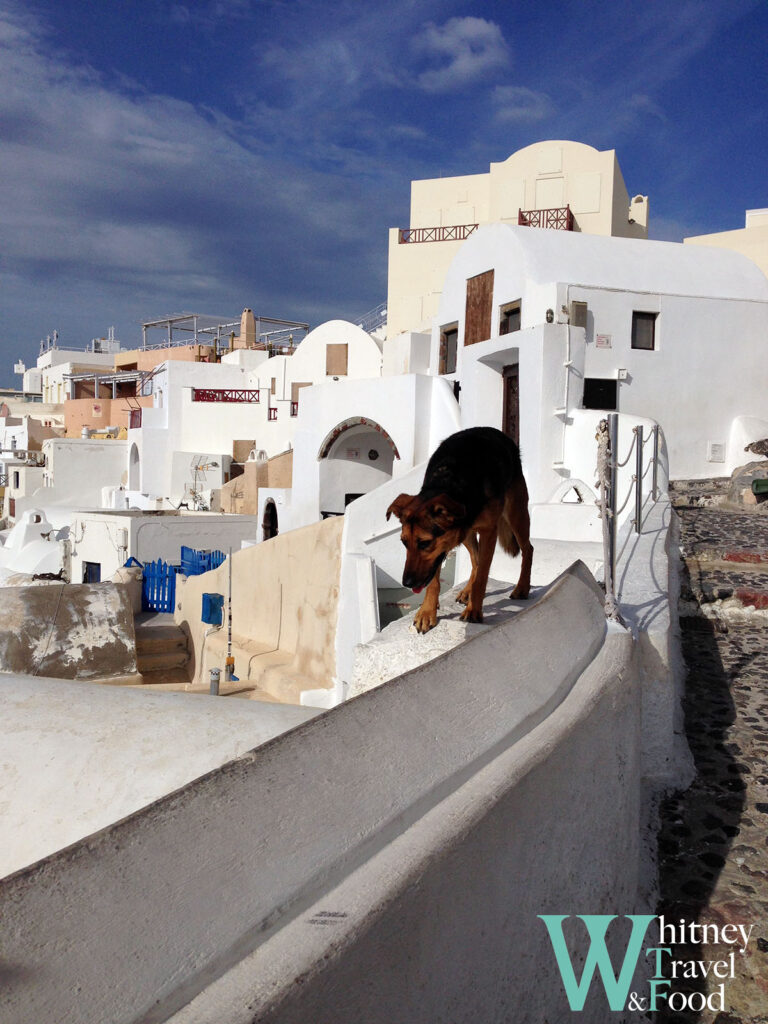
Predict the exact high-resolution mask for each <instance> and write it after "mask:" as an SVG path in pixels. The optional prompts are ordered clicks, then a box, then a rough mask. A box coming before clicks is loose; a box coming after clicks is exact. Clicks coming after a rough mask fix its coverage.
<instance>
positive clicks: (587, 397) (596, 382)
mask: <svg viewBox="0 0 768 1024" xmlns="http://www.w3.org/2000/svg"><path fill="white" fill-rule="evenodd" d="M617 388H618V382H617V381H616V380H615V379H614V378H609V377H585V378H584V402H583V406H584V408H585V409H607V410H608V411H611V412H615V411H616V409H617V408H618V402H617V399H618V390H617Z"/></svg>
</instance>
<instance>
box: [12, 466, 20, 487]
mask: <svg viewBox="0 0 768 1024" xmlns="http://www.w3.org/2000/svg"><path fill="white" fill-rule="evenodd" d="M13 486H14V487H15V488H17V489H18V486H19V472H18V470H14V473H13Z"/></svg>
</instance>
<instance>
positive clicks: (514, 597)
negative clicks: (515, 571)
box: [509, 583, 531, 601]
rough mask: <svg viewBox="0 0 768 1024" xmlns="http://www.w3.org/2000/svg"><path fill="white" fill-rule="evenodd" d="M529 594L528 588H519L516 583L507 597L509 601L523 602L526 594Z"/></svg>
mask: <svg viewBox="0 0 768 1024" xmlns="http://www.w3.org/2000/svg"><path fill="white" fill-rule="evenodd" d="M530 592H531V590H530V587H521V586H520V584H519V583H518V584H517V586H516V587H515V589H514V590H513V591H512V593H511V594H510V595H509V599H510V601H524V600H525V599H526V597H528V594H529V593H530Z"/></svg>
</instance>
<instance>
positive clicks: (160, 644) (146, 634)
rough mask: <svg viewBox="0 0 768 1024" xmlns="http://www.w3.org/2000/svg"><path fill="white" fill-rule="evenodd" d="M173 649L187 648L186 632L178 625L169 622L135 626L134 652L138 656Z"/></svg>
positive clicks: (184, 649)
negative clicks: (160, 624) (159, 624)
mask: <svg viewBox="0 0 768 1024" xmlns="http://www.w3.org/2000/svg"><path fill="white" fill-rule="evenodd" d="M173 650H183V651H185V652H186V650H187V634H186V633H185V632H184V630H183V629H181V628H180V627H179V626H177V625H175V624H174V623H169V624H167V625H162V626H137V627H136V653H137V654H138V655H139V656H141V655H143V654H158V653H162V652H163V651H173Z"/></svg>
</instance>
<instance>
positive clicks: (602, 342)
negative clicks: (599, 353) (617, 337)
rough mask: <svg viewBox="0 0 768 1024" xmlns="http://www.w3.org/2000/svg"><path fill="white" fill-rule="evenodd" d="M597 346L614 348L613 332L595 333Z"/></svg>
mask: <svg viewBox="0 0 768 1024" xmlns="http://www.w3.org/2000/svg"><path fill="white" fill-rule="evenodd" d="M595 348H613V335H611V334H596V335H595Z"/></svg>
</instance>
